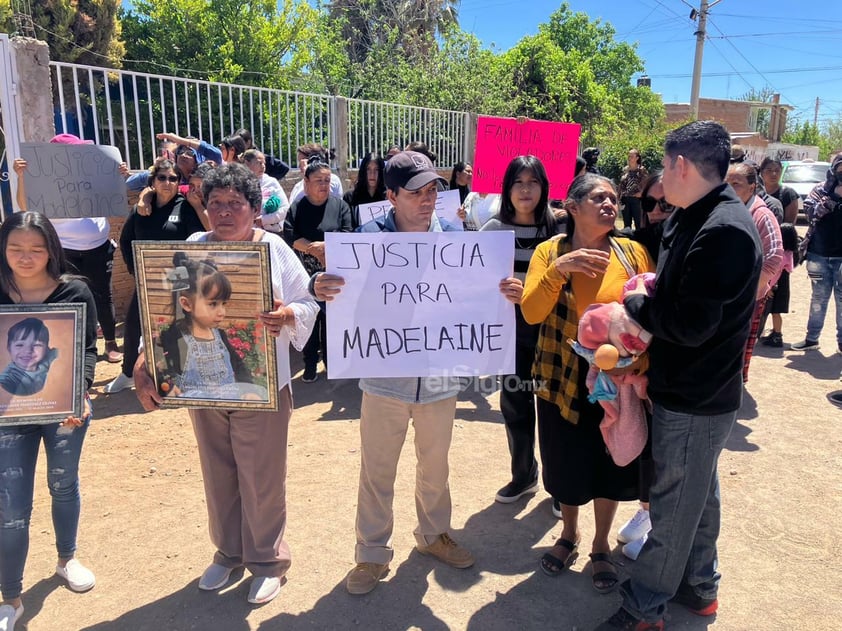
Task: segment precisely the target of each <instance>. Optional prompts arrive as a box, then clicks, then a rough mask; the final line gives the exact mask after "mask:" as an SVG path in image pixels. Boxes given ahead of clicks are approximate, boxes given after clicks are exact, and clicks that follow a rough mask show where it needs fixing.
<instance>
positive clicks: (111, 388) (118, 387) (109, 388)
mask: <svg viewBox="0 0 842 631" xmlns="http://www.w3.org/2000/svg"><path fill="white" fill-rule="evenodd" d="M129 388H134V379H132V378H131V377H126V375H124V374H123V373H120V374H119V375H117V377H116V378H115V379H114V381H112V382H111V383H109V384H108V385H106V386H105V387H104V388H103V389H102V390H103V392H105V394H114V393H115V392H122V391H123V390H128V389H129Z"/></svg>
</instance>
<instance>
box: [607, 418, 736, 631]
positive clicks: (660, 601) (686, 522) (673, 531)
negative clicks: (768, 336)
mask: <svg viewBox="0 0 842 631" xmlns="http://www.w3.org/2000/svg"><path fill="white" fill-rule="evenodd" d="M736 418H737V413H736V411H735V412H729V413H727V414H718V415H716V416H696V415H693V414H683V413H680V412H673V411H671V410H667V409H665V408H664V407H662V406H660V405H655V409H654V413H653V416H652V459H653V461H654V468H655V478H654V481H653V484H652V488H651V489H650V497H649V502H650V508H649V515H650V517H651V519H652V531H651V532H650V533H649V539H648V540H647V541H646V544H645V545H644V547H643V550H642V551H641V553H640V557H639V558H638V560H637V561H636V562H635V563H634V564H633V565H632V566H631V571H630V574H631V579H630V580H628V581H626V582H625V583H624V584H623V585H622V592H623V608H624V609H626V610H627V611H628V612H630V613H631V614H632V615H634V616H636V617H637V618H640V619H641V620H646V621H648V622H656V621H658V620H660V619H661V618H663V615H664V611H665V609H666V603H667V601H668V600H669V599H670V598H672V596H673V595H674V594H675V593H676V591H677V590H678V587H679V585H680V584H681V583H686V584H687V585H689V586H691V587H692V588H693V589H694V590H695V591H696V593H697V595H699V596H700V597H702V598H715V597H716V592H717V588H718V585H719V578H720V576H719V573H718V572H717V571H716V566H717V556H716V540H717V538H718V537H719V517H720V504H719V479H718V477H717V474H716V464H717V461H718V460H719V454H720V452H721V451H722V448H723V447H724V446H725V441H726V440H727V439H728V435H729V434H730V433H731V428H732V427H733V425H734V421H735V420H736Z"/></svg>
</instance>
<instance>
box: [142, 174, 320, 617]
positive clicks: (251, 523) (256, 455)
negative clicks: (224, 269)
mask: <svg viewBox="0 0 842 631" xmlns="http://www.w3.org/2000/svg"><path fill="white" fill-rule="evenodd" d="M202 190H203V192H204V197H205V201H206V207H207V213H208V220H209V221H210V225H211V230H210V232H201V233H196V234H193V235H191V236H190V238H189V239H188V241H197V242H208V243H211V242H219V243H225V242H232V241H233V242H244V241H245V242H266V243H268V244H269V252H270V266H271V269H270V280H271V285H272V294H273V297H274V310H272V311H267V312H263V313H260V314H259V320H260V323H261V324H262V326H263V328H264V330H265V331H266V333H268V334H269V335H272V336H274V337H275V338H276V356H277V364H278V381H277V384H278V389H279V392H278V400H279V402H280V406H279V407H280V409H279V411H277V412H275V411H266V410H255V409H228V408H224V407H204V408H191V409H190V410H189V414H190V419H191V421H192V422H193V431H194V432H195V434H196V442H197V445H198V450H199V461H200V462H201V466H202V477H203V481H204V486H205V498H206V501H207V506H208V521H209V530H210V536H211V541H212V543H213V544H214V546H215V547H216V553H215V554H214V558H213V562H212V563H211V564H210V565H209V566H208V568H207V569H206V570H205V571H204V573H203V574H202V577H201V579H200V580H199V589H202V590H207V591H216V590H219V589H222V588H223V587H225V586H226V585H227V584H228V582H229V580H230V577H231V573H232V572H233V571H234V570H235V569H236V568H239V567H245V568H246V569H248V570H249V571H250V572H251V573H252V575H253V576H254V579H253V580H252V583H251V588H250V590H249V595H248V601H249V602H250V603H252V604H263V603H267V602H269V601H270V600H272V599H273V598H275V597H276V596H277V595H278V594H279V593H280V591H281V586H282V585H283V584H284V582H286V579H285V576H284V575H285V574H286V572H287V570H288V569H289V566H290V562H291V561H290V551H289V546H287V544H286V541H284V530H285V528H286V460H287V458H286V452H287V432H288V429H289V420H290V415H291V413H292V394H291V391H290V381H291V379H290V368H289V345H290V343H291V344H292V345H293V346H295V347H296V348H297V349H299V350H300V349H301V348H302V347H303V346H304V343H305V342H306V341H307V339H308V338H309V337H310V332H311V331H312V328H313V323H314V321H315V319H316V313H317V312H318V305H317V304H316V301H315V300H314V299H313V298H312V297H311V296H310V293H309V292H308V290H307V284H308V282H309V277H308V276H307V273H306V272H305V271H304V268H303V267H302V266H301V263H300V262H299V261H298V258H297V257H296V256H295V254H294V253H293V252H292V250H291V249H290V248H289V246H287V245H286V243H284V242H283V239H281V238H280V237H279V236H278V235H275V234H272V233H269V232H266V231H265V230H262V229H260V228H255V227H254V220H255V218H256V217H258V216H259V215H260V207H261V192H260V181H259V180H258V179H257V177H256V176H255V175H254V174H253V173H252V172H251V171H249V170H248V169H247V168H246V167H245V166H243V165H241V164H236V163H232V164H224V165H222V166H220V167H219V168H218V169H215V170H214V171H212V172H210V173H208V175H207V176H205V180H204V183H203V187H202ZM146 361H147V360H146V354H145V352H144V353H141V355H140V357H139V358H138V361H137V364H136V365H135V369H134V379H135V390H136V394H137V397H138V400H139V401H140V403H141V405H143V408H144V409H145V410H147V411H151V410H157V409H158V408H159V407H160V406H161V405H162V404H163V397H162V395H161V393H160V392H159V391H158V388H157V386H156V384H155V382H154V381H153V380H152V378H151V376H150V374H149V372H148V370H147V365H146Z"/></svg>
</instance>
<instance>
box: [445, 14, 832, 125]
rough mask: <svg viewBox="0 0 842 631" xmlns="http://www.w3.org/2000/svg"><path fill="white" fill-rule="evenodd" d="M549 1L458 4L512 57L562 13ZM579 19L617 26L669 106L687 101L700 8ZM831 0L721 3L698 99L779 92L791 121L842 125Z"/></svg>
mask: <svg viewBox="0 0 842 631" xmlns="http://www.w3.org/2000/svg"><path fill="white" fill-rule="evenodd" d="M560 4H561V3H560V1H558V0H557V1H555V2H548V1H546V0H461V6H460V8H459V23H460V25H461V27H462V28H463V29H464V30H466V31H469V32H473V33H474V34H475V35H476V36H477V37H478V38H479V39H480V40H481V41H482V42H483V44H484V45H486V46H487V47H490V46H491V45H492V44H493V45H494V47H495V48H496V49H498V50H507V49H508V48H511V47H512V46H513V45H514V44H515V43H517V41H518V40H519V39H520V38H521V37H523V36H524V35H528V34H534V33H536V32H537V30H538V25H539V24H541V23H542V22H546V21H547V20H548V19H549V16H550V14H551V13H552V12H553V11H555V10H556V9H557V8H558V7H559V6H560ZM568 4H569V5H570V8H571V9H572V10H574V11H582V12H585V13H587V14H588V15H589V16H590V17H591V18H592V19H595V18H601V19H602V20H603V21H605V22H610V23H611V24H612V25H613V26H614V29H615V30H616V32H617V36H616V37H617V39H620V40H624V41H628V42H637V43H638V48H637V50H638V53H639V54H640V56H641V57H642V58H643V60H644V62H645V65H646V74H648V75H649V76H650V77H651V79H652V89H653V90H654V91H655V92H658V93H660V94H661V95H662V96H663V99H664V101H665V102H682V103H686V102H689V101H690V75H691V74H692V72H693V55H694V52H695V45H696V39H695V37H694V35H693V33H694V32H695V30H696V23H694V22H692V21H690V19H689V15H690V8H691V6H696V7H698V6H699V4H700V2H699V0H687V3H685V2H683V1H682V0H589V1H586V0H568ZM839 6H840V5H838V4H836V3H835V2H832V1H829V0H788V1H785V0H761V1H760V2H749V1H748V0H722V2H720V3H719V4H717V5H716V6H714V7H713V8H712V9H711V10H710V17H709V20H708V29H707V30H708V37H709V38H710V39H709V41H707V42H706V44H705V50H704V59H703V66H702V73H703V74H702V86H701V96H703V97H711V98H737V97H739V96H741V95H743V94H745V93H746V92H748V91H749V90H750V89H751V88H752V87H753V88H755V89H757V90H760V89H762V88H764V87H765V86H770V87H772V88H773V89H774V90H775V91H777V92H780V93H781V101H782V102H783V103H786V104H789V105H793V106H795V107H796V111H795V112H793V113H792V114H791V115H790V116H791V117H792V116H798V117H799V118H801V119H802V120H804V119H806V120H810V121H812V120H813V114H814V110H815V103H816V97H819V98H820V104H819V122H820V123H821V122H823V121H827V120H838V119H839V118H842V13H840V12H839V11H838V10H834V7H835V8H837V9H838V8H839Z"/></svg>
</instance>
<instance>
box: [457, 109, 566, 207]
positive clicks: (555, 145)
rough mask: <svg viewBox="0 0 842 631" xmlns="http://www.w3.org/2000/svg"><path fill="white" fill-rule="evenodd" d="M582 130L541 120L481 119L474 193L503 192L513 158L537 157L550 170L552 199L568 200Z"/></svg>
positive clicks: (476, 154)
mask: <svg viewBox="0 0 842 631" xmlns="http://www.w3.org/2000/svg"><path fill="white" fill-rule="evenodd" d="M579 130H580V126H579V125H578V124H577V123H552V122H548V121H537V120H527V121H525V122H523V123H519V122H518V121H517V119H514V118H498V117H493V116H480V117H479V119H478V120H477V142H476V153H475V156H474V180H473V184H472V185H471V190H472V191H475V192H477V193H500V191H502V190H503V174H504V173H505V172H506V167H507V166H509V162H511V161H512V158H516V157H518V156H524V155H533V156H535V157H537V158H538V159H540V160H541V162H543V163H544V168H545V169H546V170H547V177H549V179H550V199H564V197H565V195H567V188H568V187H569V186H570V182H572V181H573V172H574V170H575V168H576V154H577V151H578V149H579Z"/></svg>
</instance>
